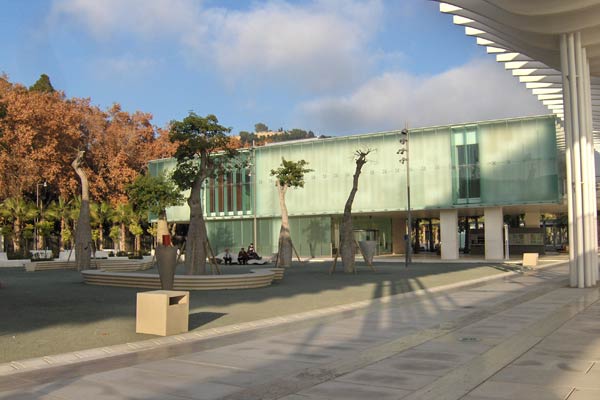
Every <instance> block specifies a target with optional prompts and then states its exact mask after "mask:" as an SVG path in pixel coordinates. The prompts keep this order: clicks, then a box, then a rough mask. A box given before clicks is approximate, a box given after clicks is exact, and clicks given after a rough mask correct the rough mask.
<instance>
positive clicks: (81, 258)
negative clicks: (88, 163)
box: [71, 151, 93, 271]
mask: <svg viewBox="0 0 600 400" xmlns="http://www.w3.org/2000/svg"><path fill="white" fill-rule="evenodd" d="M84 156H85V151H79V153H77V158H75V160H73V163H72V164H71V165H72V166H73V169H74V170H75V172H76V173H77V176H79V179H80V180H81V208H80V209H79V218H77V228H76V229H75V264H76V266H77V271H82V270H84V269H89V268H90V263H91V258H92V244H93V243H92V227H91V224H90V189H89V184H88V178H87V173H86V172H85V170H84V169H83V164H84V162H85V160H84V158H83V157H84Z"/></svg>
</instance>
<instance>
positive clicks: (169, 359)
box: [0, 264, 600, 400]
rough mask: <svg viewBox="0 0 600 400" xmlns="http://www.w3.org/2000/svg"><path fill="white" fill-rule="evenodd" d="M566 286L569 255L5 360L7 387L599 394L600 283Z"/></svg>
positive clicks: (180, 393) (69, 393)
mask: <svg viewBox="0 0 600 400" xmlns="http://www.w3.org/2000/svg"><path fill="white" fill-rule="evenodd" d="M566 284H567V267H566V265H564V264H560V265H556V266H552V267H548V268H545V269H543V270H537V271H532V272H525V273H516V274H510V273H509V274H503V276H502V277H501V278H496V279H493V280H489V281H488V282H482V281H481V280H480V282H479V283H477V284H472V285H470V286H467V287H464V288H462V289H456V288H454V289H450V288H448V290H443V291H439V292H437V293H436V292H431V293H429V294H425V295H422V296H415V295H411V294H410V293H408V294H407V293H404V294H397V295H393V296H388V297H383V298H379V299H373V300H371V301H363V302H358V303H354V304H346V305H338V306H335V307H331V308H330V309H325V308H324V309H321V310H319V311H312V312H311V313H312V315H310V316H309V315H306V313H304V314H295V315H290V316H288V317H286V318H280V319H279V320H277V319H271V321H269V323H266V322H265V323H263V324H262V325H261V323H255V325H254V326H252V325H251V323H248V324H240V325H237V326H234V327H229V328H227V327H224V328H222V330H221V331H220V332H212V333H210V331H209V332H205V333H204V337H201V336H202V335H199V334H196V337H195V338H194V336H193V335H194V334H193V333H192V332H190V333H188V334H185V335H179V336H174V337H169V338H164V339H162V340H165V342H163V343H162V344H161V345H156V346H154V347H153V348H148V349H146V350H144V348H143V346H142V345H140V347H139V348H138V349H137V350H134V349H133V348H130V349H129V351H124V350H123V349H121V351H119V349H115V352H114V354H113V355H110V354H104V356H102V357H97V358H95V359H93V360H90V361H81V362H74V361H72V360H71V361H68V362H64V363H62V364H61V363H57V364H56V365H54V366H46V367H39V366H38V367H35V366H32V367H31V368H27V369H24V370H13V371H9V370H6V369H4V370H2V371H1V374H2V375H1V376H0V398H1V399H81V398H89V399H279V398H281V399H286V400H301V399H373V398H377V399H400V398H401V399H467V400H484V399H544V400H552V399H560V400H564V399H569V400H583V399H598V398H600V368H599V367H598V366H597V365H596V364H597V361H598V360H599V359H600V337H599V335H598V334H599V333H600V322H598V321H599V320H598V317H600V302H598V299H599V297H600V296H599V291H598V289H597V288H589V289H571V288H568V287H566ZM319 313H320V314H321V316H318V314H319ZM309 317H310V318H309ZM156 343H159V342H158V341H157V342H156ZM165 343H170V344H165Z"/></svg>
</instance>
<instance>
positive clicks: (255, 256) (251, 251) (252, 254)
mask: <svg viewBox="0 0 600 400" xmlns="http://www.w3.org/2000/svg"><path fill="white" fill-rule="evenodd" d="M261 258H262V257H261V256H259V255H258V253H257V252H256V251H254V243H250V246H248V259H249V260H260V259H261Z"/></svg>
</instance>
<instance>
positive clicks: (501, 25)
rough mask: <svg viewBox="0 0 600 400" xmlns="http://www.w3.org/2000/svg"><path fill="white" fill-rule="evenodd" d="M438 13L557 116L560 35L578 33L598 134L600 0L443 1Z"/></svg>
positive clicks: (560, 103)
mask: <svg viewBox="0 0 600 400" xmlns="http://www.w3.org/2000/svg"><path fill="white" fill-rule="evenodd" d="M440 11H442V12H445V13H449V14H452V15H453V21H454V22H455V23H456V24H457V25H460V26H463V27H464V28H465V33H467V35H469V36H474V37H475V38H476V41H477V44H478V45H481V46H486V51H487V52H488V53H490V54H494V55H495V58H496V61H498V62H502V63H504V68H505V69H507V70H509V71H511V73H512V74H513V75H514V76H515V77H517V78H518V79H519V81H520V82H522V83H524V84H525V86H526V87H527V88H528V89H530V90H532V93H533V94H534V95H535V96H537V98H538V100H539V101H540V102H542V104H544V105H545V106H546V107H547V108H548V109H549V110H551V111H552V112H553V113H555V114H556V115H557V116H559V117H560V118H564V105H563V90H562V73H561V72H560V40H559V39H560V34H561V33H569V32H575V31H577V32H579V34H580V37H581V43H582V46H583V47H585V54H586V56H587V59H588V61H589V69H590V74H591V79H590V81H591V97H592V120H593V129H594V131H595V132H596V131H599V130H600V0H569V1H565V0H526V1H524V0H444V2H443V3H441V2H440ZM596 135H598V133H596ZM595 140H599V141H600V139H599V138H596V137H595Z"/></svg>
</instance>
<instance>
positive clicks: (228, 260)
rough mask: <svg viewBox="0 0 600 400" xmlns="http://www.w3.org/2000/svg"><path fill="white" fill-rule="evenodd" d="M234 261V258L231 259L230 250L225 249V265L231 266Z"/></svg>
mask: <svg viewBox="0 0 600 400" xmlns="http://www.w3.org/2000/svg"><path fill="white" fill-rule="evenodd" d="M232 260H233V257H231V253H230V252H229V249H225V254H223V263H225V264H229V265H231V261H232Z"/></svg>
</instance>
